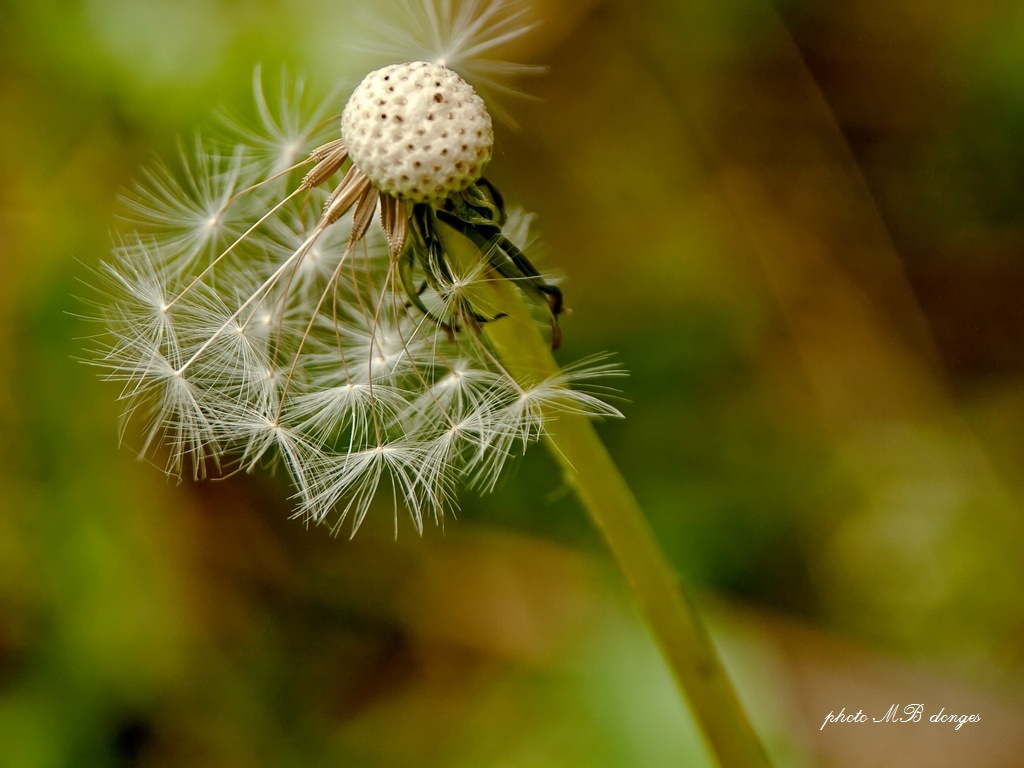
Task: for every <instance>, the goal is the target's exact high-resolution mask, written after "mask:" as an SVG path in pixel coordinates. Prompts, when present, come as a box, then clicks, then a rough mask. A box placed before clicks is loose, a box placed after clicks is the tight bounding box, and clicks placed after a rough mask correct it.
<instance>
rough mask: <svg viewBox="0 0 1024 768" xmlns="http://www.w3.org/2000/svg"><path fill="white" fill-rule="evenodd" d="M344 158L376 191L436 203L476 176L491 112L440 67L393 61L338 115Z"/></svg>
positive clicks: (485, 152) (487, 143) (485, 155)
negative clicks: (344, 150)
mask: <svg viewBox="0 0 1024 768" xmlns="http://www.w3.org/2000/svg"><path fill="white" fill-rule="evenodd" d="M341 135H342V138H343V139H344V141H345V144H346V145H347V147H348V151H349V156H350V157H351V158H352V162H353V163H354V164H355V165H356V167H358V168H359V170H361V171H362V172H363V173H365V174H366V176H367V177H368V178H369V179H370V181H371V182H373V184H374V186H376V187H377V188H378V189H379V190H380V191H381V192H383V193H385V194H388V195H391V196H393V197H398V198H402V199H405V200H411V201H412V202H417V203H424V202H437V201H440V200H443V199H444V198H445V197H447V196H448V195H450V194H451V193H453V192H459V191H461V190H463V189H465V188H466V187H468V186H469V185H470V184H472V183H473V182H475V181H476V180H477V179H479V178H480V176H481V174H482V173H483V168H484V166H485V165H486V164H487V161H488V160H490V159H491V151H492V148H493V146H494V131H493V128H492V125H491V117H490V115H489V114H488V113H487V108H486V106H485V105H484V102H483V99H481V98H480V97H479V96H478V95H477V93H476V91H474V90H473V88H472V86H470V85H469V84H468V83H467V82H466V81H465V80H463V79H462V78H461V77H459V76H458V75H457V74H456V73H455V72H452V71H451V70H450V69H448V68H447V67H443V66H441V65H440V64H431V63H429V62H425V61H414V62H410V63H407V64H393V65H391V66H388V67H384V68H383V69H378V70H377V71H376V72H371V73H370V74H369V75H367V76H366V77H365V78H364V79H363V81H362V82H361V83H360V84H359V86H358V87H357V88H356V89H355V91H354V92H353V93H352V96H351V97H350V98H349V100H348V104H347V105H346V106H345V111H344V112H343V113H342V116H341Z"/></svg>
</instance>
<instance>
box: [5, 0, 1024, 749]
mask: <svg viewBox="0 0 1024 768" xmlns="http://www.w3.org/2000/svg"><path fill="white" fill-rule="evenodd" d="M373 5H374V4H373V3H369V2H361V1H360V0H334V1H333V2H331V3H317V2H312V1H311V0H295V1H294V2H290V3H277V2H271V1H270V0H251V1H250V2H248V3H246V4H240V3H236V2H230V1H229V0H212V1H211V2H199V0H175V1H174V2H172V1H171V0H142V1H141V2H135V1H134V0H37V1H36V2H33V3H7V4H5V5H4V7H3V8H2V9H0V18H2V22H0V114H2V115H3V120H2V121H0V264H2V265H3V269H4V273H3V279H2V280H0V430H2V435H3V438H2V442H0V452H2V453H0V459H2V461H0V487H2V489H3V493H2V495H0V499H2V501H0V765H4V766H12V767H17V768H20V767H21V766H26V767H28V766H121V765H140V766H178V765H182V766H184V765H187V766H207V765H209V766H291V765H296V766H299V765H301V766H320V765H323V766H327V765H331V766H337V765H345V766H348V765H353V766H399V767H401V766H445V767H448V766H453V767H454V766H481V765H517V766H556V765H586V766H597V767H600V766H630V767H632V766H660V765H667V764H677V765H679V764H687V765H690V764H692V765H702V764H707V759H708V758H707V757H706V756H705V754H704V752H703V750H702V748H701V747H700V744H699V742H698V738H697V736H696V733H695V731H694V729H693V726H692V725H691V724H690V722H689V719H688V716H687V715H686V713H685V709H684V706H683V704H682V703H681V701H680V700H679V698H678V694H676V693H675V691H674V690H673V688H672V686H671V683H670V682H669V681H668V680H667V679H666V675H665V672H664V670H663V669H662V667H661V666H660V662H659V659H658V657H657V653H656V651H655V650H654V648H653V647H652V644H651V641H650V639H649V638H648V637H647V635H646V633H645V632H644V629H643V627H642V626H641V625H640V623H639V620H638V618H637V616H636V615H635V612H634V610H633V608H632V606H631V604H630V602H629V597H628V595H626V594H625V590H624V587H623V586H622V585H621V584H620V583H619V581H618V578H617V576H616V574H615V573H614V572H613V571H612V570H611V568H610V567H609V565H608V564H607V561H606V556H605V554H604V552H603V550H602V549H601V547H600V543H599V541H598V538H597V537H596V536H595V534H594V533H593V532H591V531H590V530H589V528H588V524H587V521H586V518H585V515H584V514H583V513H582V511H581V510H580V509H579V508H578V507H577V506H576V505H575V504H574V503H573V501H572V499H571V498H570V497H569V496H568V495H567V494H566V493H565V492H564V489H563V488H562V486H561V484H560V480H559V478H558V477H557V473H556V471H555V469H554V468H553V466H552V465H551V463H550V462H549V461H548V458H547V457H546V456H545V455H544V454H543V450H542V449H539V448H538V449H536V450H534V451H532V452H531V453H530V454H529V455H528V456H527V457H525V458H524V459H523V460H521V461H519V462H518V463H517V465H516V466H515V467H514V468H513V470H512V472H510V473H509V474H508V476H507V477H506V478H505V479H504V481H503V483H502V484H501V486H500V487H499V489H498V491H497V492H496V493H495V494H493V495H491V496H488V497H485V498H482V499H478V498H474V497H472V496H470V495H467V496H465V497H464V498H463V499H462V508H461V510H460V513H459V516H458V519H456V520H448V521H447V522H446V524H445V526H444V528H443V529H440V528H439V529H431V530H428V531H427V533H426V534H425V535H424V537H423V539H419V538H417V537H416V536H415V533H414V532H413V531H412V529H411V527H410V526H405V527H404V528H403V527H402V526H401V525H400V534H399V538H398V541H397V542H395V541H393V533H392V525H393V521H392V519H391V518H390V511H388V510H386V509H382V510H381V512H380V514H379V515H377V516H372V519H371V520H369V521H368V523H367V525H366V526H365V527H364V529H363V530H362V531H361V532H360V534H359V536H358V537H356V538H355V539H354V540H351V541H349V540H346V539H335V538H332V537H331V536H330V535H329V534H328V532H326V531H322V530H306V529H305V528H303V527H302V526H301V525H300V524H299V523H297V522H294V521H289V520H288V515H289V512H290V506H289V501H288V498H287V496H288V490H287V488H285V487H284V486H283V484H282V483H280V482H279V480H280V478H274V477H269V478H268V477H236V478H232V479H230V480H226V481H223V482H216V483H205V484H198V485H193V484H187V483H186V484H180V485H178V484H175V483H174V482H171V481H167V480H166V479H165V478H164V477H163V475H162V474H161V473H160V472H159V470H158V469H157V468H156V467H154V466H151V465H150V464H149V463H147V462H138V461H135V459H134V458H133V456H132V454H131V451H130V448H131V446H132V445H133V444H137V443H138V440H136V439H134V437H133V435H132V434H130V433H129V434H128V435H127V436H126V439H125V442H126V447H125V448H119V446H118V432H117V412H116V404H115V402H114V399H115V396H116V391H115V389H114V388H113V387H112V386H109V385H105V384H102V383H101V382H99V381H97V380H96V378H95V375H94V372H93V371H91V370H90V369H89V368H88V367H87V366H83V365H81V364H80V363H79V362H78V361H77V360H76V357H79V356H81V355H82V352H81V349H82V346H83V344H82V341H81V338H82V337H83V336H85V335H88V334H89V333H91V332H92V329H90V327H89V324H88V323H86V322H84V321H82V320H81V319H80V318H79V317H78V315H79V314H81V313H84V312H86V311H87V309H86V308H85V307H84V306H83V304H82V303H81V301H80V300H79V299H78V298H76V297H79V296H83V295H87V294H88V289H87V288H85V287H83V285H82V283H83V281H84V282H85V283H88V281H89V280H90V267H91V266H94V265H95V264H96V263H97V262H98V261H99V260H100V259H102V258H103V256H104V253H105V252H106V250H107V248H108V241H109V230H110V228H111V226H112V222H113V211H114V207H115V201H116V197H117V194H118V191H119V190H120V189H122V188H124V187H125V186H126V185H127V184H128V183H129V182H130V179H131V178H132V175H133V173H135V170H136V169H137V167H138V166H139V165H140V164H143V163H145V162H147V161H149V160H150V159H151V158H152V157H153V156H154V155H163V156H167V155H171V154H173V153H174V152H175V151H176V150H175V142H176V140H177V137H178V136H188V135H189V134H190V133H191V132H192V130H193V129H194V128H195V127H197V126H204V125H208V124H210V122H211V121H212V115H213V113H214V112H215V110H217V109H219V108H225V109H229V110H231V111H233V112H237V113H242V114H244V113H245V110H246V109H249V106H248V105H249V102H250V101H251V98H250V93H249V91H250V87H251V85H250V84H251V73H252V70H253V67H254V66H255V65H257V64H262V66H263V67H264V68H265V70H267V71H271V70H274V71H277V70H278V69H280V68H282V67H286V68H287V69H288V70H290V71H291V72H294V73H302V74H304V75H306V76H308V78H309V80H310V81H311V83H312V84H313V85H314V86H315V87H317V88H319V89H321V90H322V91H324V92H326V91H328V90H329V89H331V88H337V89H339V92H340V93H341V96H340V97H339V99H340V100H339V109H340V104H341V100H343V98H344V89H345V88H346V87H348V85H350V84H351V83H352V82H354V81H355V80H356V79H358V77H359V76H361V74H362V72H360V71H353V66H354V62H356V61H357V59H356V58H355V57H354V56H353V54H352V53H351V51H350V50H349V49H348V48H347V47H346V46H345V44H344V42H343V41H344V39H345V36H344V35H343V34H342V32H344V31H345V30H347V29H348V28H349V27H350V26H351V21H352V19H353V18H355V17H356V16H357V15H358V12H359V10H360V8H359V7H358V6H364V8H363V10H365V7H369V6H373ZM533 6H534V9H535V13H536V15H537V17H538V18H540V19H543V21H544V23H543V24H542V25H541V26H540V27H538V29H537V30H536V32H535V33H534V34H532V35H531V36H530V37H529V38H528V40H527V41H526V42H524V43H523V44H522V45H521V47H520V48H519V49H518V50H514V51H512V52H510V56H513V57H522V58H524V59H526V60H528V61H531V62H539V63H544V64H546V65H548V66H549V68H550V69H549V72H548V74H547V75H546V76H544V77H542V78H538V79H533V80H530V81H529V82H526V83H521V85H522V86H524V88H525V89H526V90H527V91H529V92H530V93H531V94H533V95H534V96H536V97H538V98H536V99H535V100H528V101H513V102H510V103H508V104H507V105H506V106H508V107H509V108H510V110H511V111H512V112H513V113H514V114H515V116H516V119H517V122H518V123H519V125H518V127H517V128H515V129H512V128H501V129H499V136H498V142H499V146H498V151H497V153H496V156H495V159H494V161H493V163H492V167H491V174H492V176H493V178H494V179H495V180H496V181H497V182H498V183H499V186H500V187H501V188H502V189H504V190H505V191H506V194H507V195H508V196H509V197H510V198H511V200H512V201H513V202H515V203H519V204H522V205H523V206H525V207H527V208H528V209H531V210H534V211H536V212H537V213H538V214H539V222H540V243H539V245H538V249H539V250H538V253H539V256H538V258H539V260H540V261H541V263H542V264H543V266H544V267H546V268H549V269H552V270H556V271H558V272H559V273H562V274H564V275H566V276H567V280H566V282H565V283H564V288H565V291H566V295H567V297H568V300H569V304H570V306H571V307H572V309H573V314H572V315H571V316H570V317H568V318H567V320H566V322H565V326H564V327H565V335H566V343H565V348H564V354H565V356H566V359H568V360H571V359H575V358H577V357H581V356H583V355H586V354H588V353H592V352H598V351H601V350H612V351H614V352H615V353H616V354H617V357H618V359H619V360H620V361H621V362H622V364H623V365H624V366H625V367H626V368H628V369H629V370H630V372H631V377H630V378H629V379H628V381H627V383H626V384H625V386H624V390H625V397H626V398H627V402H626V404H625V405H624V406H623V410H624V411H625V413H626V416H627V418H626V419H625V420H624V421H622V422H620V423H610V424H606V425H603V426H602V434H603V435H604V437H605V438H606V440H607V443H608V445H609V448H610V450H611V451H612V453H613V454H614V455H615V457H616V458H617V459H618V460H619V461H620V463H621V467H622V469H623V471H624V473H625V474H626V476H627V477H628V478H629V480H630V482H631V483H632V484H633V487H634V490H635V492H636V494H637V495H638V497H639V498H640V501H641V503H642V505H643V506H644V508H645V509H646V511H647V513H648V515H649V517H650V519H651V521H652V524H653V526H654V527H655V529H656V532H657V534H658V536H659V539H660V540H661V542H662V544H663V546H664V547H665V549H666V551H667V553H668V555H669V556H670V558H671V559H672V561H673V563H675V564H676V566H677V567H678V569H679V572H680V574H681V576H682V577H683V578H685V579H686V580H687V581H689V582H691V583H693V584H695V585H697V586H699V587H700V588H701V589H702V590H704V591H705V594H706V595H707V596H708V598H707V604H708V610H709V611H710V615H711V623H712V627H713V629H714V632H715V636H716V639H717V640H718V641H719V642H720V643H721V644H722V645H723V647H724V650H725V654H726V657H727V660H728V662H729V666H730V668H731V669H733V670H734V671H735V674H736V678H737V684H738V686H739V688H740V689H741V693H742V695H743V698H744V700H745V701H746V702H747V703H748V704H749V706H750V709H751V711H752V716H753V718H754V720H755V722H756V723H757V724H758V726H759V728H760V729H761V731H762V732H763V733H764V734H765V737H766V740H767V741H768V743H769V747H770V749H771V750H772V753H773V756H774V757H775V758H776V760H777V762H778V764H779V765H793V766H810V765H825V766H859V765H872V766H880V765H894V766H895V765H898V766H916V765H921V766H925V765H927V766H945V765H949V766H954V765H956V766H961V765H972V766H1011V765H1019V764H1020V762H1019V758H1018V757H1017V755H1018V753H1019V752H1020V751H1021V748H1022V745H1024V733H1022V732H1021V729H1020V725H1019V724H1020V722H1022V720H1021V714H1022V701H1021V695H1020V691H1021V681H1022V680H1024V657H1022V654H1021V649H1022V648H1024V599H1022V596H1024V557H1021V554H1020V553H1021V551H1022V550H1024V516H1022V514H1021V502H1022V499H1024V483H1022V477H1024V476H1022V472H1021V468H1022V466H1024V437H1022V436H1024V143H1022V142H1021V140H1020V137H1021V136H1022V135H1024V12H1022V10H1021V8H1020V6H1019V4H1014V3H1009V2H1004V3H1000V2H990V3H978V4H969V3H963V2H955V1H954V0H936V2H933V3H926V4H923V3H918V2H913V1H912V0H884V1H883V0H856V1H854V0H838V1H837V2H831V3H824V2H817V3H815V2H811V0H777V1H776V2H774V3H772V2H768V0H744V2H733V1H731V0H730V1H728V2H720V3H707V2H698V1H697V0H682V1H679V0H647V1H646V2H643V3H632V2H625V0H534V2H533ZM712 595H714V596H715V597H711V596H712ZM912 701H919V702H921V703H923V704H924V705H925V709H926V712H927V713H932V712H934V711H938V710H939V709H940V708H942V707H944V708H945V709H946V711H947V712H957V713H960V714H973V713H980V715H981V722H980V723H978V724H973V725H972V724H968V725H965V726H964V727H963V728H962V729H960V730H957V731H955V730H953V728H952V727H946V726H940V725H936V724H928V723H920V724H903V725H893V724H886V725H873V724H871V723H868V724H866V725H847V726H838V725H836V726H829V727H828V728H826V729H824V730H819V726H820V725H821V722H822V719H823V718H824V716H825V715H826V714H828V713H829V712H830V711H838V710H839V709H840V707H845V708H846V710H847V711H856V710H858V709H864V711H865V712H868V713H870V714H872V715H874V716H877V717H881V716H883V715H884V713H885V711H886V709H887V708H888V707H889V706H890V705H891V704H893V703H898V704H901V705H902V704H907V703H910V702H912Z"/></svg>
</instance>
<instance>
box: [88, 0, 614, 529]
mask: <svg viewBox="0 0 1024 768" xmlns="http://www.w3.org/2000/svg"><path fill="white" fill-rule="evenodd" d="M396 6H397V7H399V8H400V9H404V12H405V13H406V14H407V15H408V17H409V18H410V19H411V20H413V21H414V22H417V23H420V24H421V25H422V29H421V30H420V31H421V32H424V33H425V34H426V38H427V39H426V43H427V44H428V47H429V48H431V49H432V50H433V54H431V55H430V56H426V55H420V54H417V55H413V56H410V57H405V58H403V59H400V60H401V61H404V62H405V63H397V64H395V63H393V64H390V65H388V66H385V67H383V68H381V69H377V70H375V71H373V72H371V73H370V74H369V75H367V76H366V77H365V78H364V80H363V81H362V82H361V84H360V85H359V86H358V87H357V88H356V89H355V91H354V92H353V93H352V95H351V97H350V98H349V100H348V102H347V104H346V105H345V107H344V110H343V112H342V118H341V137H338V136H337V135H335V136H329V135H328V136H324V135H321V134H322V133H323V131H324V128H325V126H327V127H328V130H329V127H330V125H334V126H336V125H337V122H335V120H330V121H327V120H325V117H326V115H329V114H333V113H334V112H335V110H336V109H337V107H338V104H337V100H334V101H331V100H322V101H315V100H310V99H309V98H308V97H307V94H306V91H305V88H304V86H303V85H302V83H301V81H294V80H293V81H289V80H287V79H286V78H284V77H282V79H281V81H280V82H279V83H278V85H277V88H269V89H268V88H265V86H264V81H263V78H262V75H261V73H260V72H259V71H258V70H257V72H256V74H255V76H254V88H253V90H254V96H255V100H256V117H257V125H256V126H255V127H251V126H249V125H248V124H247V123H246V122H244V121H238V120H230V121H228V123H227V128H228V130H229V133H230V135H229V136H228V137H227V139H226V140H225V139H220V140H219V141H211V140H209V139H197V140H196V141H195V142H193V143H192V144H190V145H185V146H183V149H182V157H181V159H180V162H178V163H176V164H163V163H159V162H158V163H155V164H154V165H153V166H152V167H151V168H150V169H149V170H147V171H144V172H143V173H142V175H141V180H140V182H139V183H138V184H137V185H135V187H134V188H133V189H132V191H131V192H130V193H128V194H127V195H126V196H125V197H124V200H123V203H124V214H123V216H122V223H123V225H124V227H123V231H122V233H121V234H120V235H119V236H118V239H117V241H116V244H115V246H114V249H113V254H112V256H111V259H110V261H109V262H108V263H107V264H105V265H103V266H102V267H101V268H100V269H99V270H98V274H99V276H100V280H101V283H102V285H101V291H102V293H103V298H102V299H101V300H100V301H98V302H97V308H98V312H97V318H96V319H97V320H98V321H100V322H101V323H102V324H103V332H102V333H101V334H100V335H98V336H96V337H95V338H94V340H93V342H92V343H93V344H94V351H93V362H94V363H95V365H97V366H98V367H99V368H100V369H101V370H102V373H103V376H104V377H105V378H106V379H108V380H110V381H111V382H114V383H116V384H117V385H119V386H120V391H119V394H118V397H119V399H120V402H121V405H122V413H123V416H122V425H121V429H122V435H123V436H124V439H126V440H128V439H133V438H134V439H135V440H138V441H139V442H141V446H140V452H141V453H143V454H158V455H160V456H161V457H162V458H163V463H164V467H165V469H166V471H167V472H168V474H171V475H175V476H181V475H182V474H186V473H190V474H191V475H192V476H193V477H196V478H201V477H203V476H205V475H206V474H216V473H218V472H224V471H233V470H236V469H242V470H244V471H255V470H257V469H259V468H263V467H265V466H272V465H274V464H277V465H280V466H283V467H284V468H285V469H286V471H287V474H288V476H289V477H290V479H291V481H292V483H293V485H294V489H295V499H296V505H297V508H298V509H297V513H296V514H297V515H298V516H299V517H303V518H304V519H306V520H307V521H310V522H317V523H319V522H321V521H326V522H328V523H329V524H330V525H331V526H332V527H333V528H334V529H335V530H337V529H338V527H339V526H340V525H341V524H342V523H343V522H344V523H346V524H347V525H349V526H350V527H351V529H352V531H353V532H354V531H355V530H356V529H358V527H359V525H360V524H361V522H362V521H363V519H364V518H365V516H366V514H368V513H369V510H370V509H371V507H372V506H374V505H375V504H376V503H378V501H379V500H380V499H382V498H383V499H385V500H388V499H390V502H391V504H390V506H391V507H392V509H393V510H394V515H395V518H396V525H397V520H398V517H399V511H400V510H403V509H404V510H405V512H406V513H407V515H408V518H409V519H410V520H411V521H412V524H413V527H414V528H415V529H416V530H417V531H422V528H423V524H424V520H427V519H431V518H433V519H434V520H438V519H440V517H441V516H442V515H443V514H444V512H445V510H450V509H454V508H455V507H456V506H457V495H458V492H459V488H460V487H461V486H468V487H471V488H475V489H478V490H480V491H487V490H490V489H493V488H494V486H495V484H496V483H497V481H498V477H499V475H500V473H501V471H502V469H503V467H504V466H505V465H506V463H507V462H508V460H509V459H510V458H511V457H513V456H515V455H516V454H519V453H522V451H523V450H525V449H526V447H527V445H529V444H530V443H532V442H534V441H536V440H537V439H538V438H539V437H541V436H542V435H543V434H545V432H546V431H547V430H549V429H550V428H551V427H552V424H554V423H556V422H557V418H558V415H559V414H564V413H570V412H571V413H579V414H585V415H589V416H595V417H615V416H617V415H618V411H616V410H615V409H614V408H613V407H612V406H610V405H608V404H607V403H606V402H605V399H604V398H605V397H606V395H607V394H608V393H607V391H606V390H603V389H601V388H600V387H599V386H598V385H597V384H595V383H594V381H595V380H596V377H598V376H602V375H608V374H609V373H614V371H612V370H611V369H610V368H609V367H608V366H607V364H605V363H603V362H601V361H598V360H594V361H587V362H585V363H582V364H581V365H579V366H577V367H570V368H568V369H566V370H565V371H564V372H563V373H561V374H559V375H557V376H553V377H550V378H548V379H546V380H544V381H540V382H529V383H523V382H520V381H518V380H517V379H516V378H515V377H513V376H512V375H511V374H510V373H509V372H508V371H507V370H506V369H505V368H504V367H503V366H502V363H501V361H500V359H499V358H498V356H497V354H496V353H495V349H494V348H492V347H491V346H490V344H489V341H488V337H487V334H486V333H484V332H483V331H485V330H486V328H487V326H488V324H490V323H500V322H506V321H505V320H504V317H505V315H504V313H503V312H502V311H501V309H502V308H501V307H500V306H497V305H498V304H500V301H499V300H495V299H491V298H488V297H489V296H494V295H495V294H494V291H493V289H494V282H495V281H498V280H505V281H508V283H509V285H511V286H513V288H514V289H515V290H518V291H519V292H520V293H521V294H522V296H523V297H524V298H525V300H527V301H531V302H534V303H535V304H536V305H537V309H538V315H539V314H540V313H546V314H545V316H546V318H547V320H548V321H549V322H550V323H551V329H552V338H556V339H557V337H558V334H557V330H558V318H559V314H560V313H561V312H562V298H561V291H560V289H559V288H557V287H556V286H555V285H553V284H551V283H550V282H547V281H546V280H545V278H544V277H543V276H542V275H541V273H540V272H538V271H537V270H536V269H535V268H534V267H533V265H532V264H531V263H530V260H529V259H528V258H527V256H526V254H525V253H524V252H523V250H522V248H523V247H524V244H525V243H526V241H527V237H528V234H527V232H526V224H527V223H528V217H525V216H521V215H516V214H515V213H514V212H512V213H509V214H506V210H505V206H504V203H503V198H502V196H501V194H500V193H499V192H498V190H497V189H495V187H494V186H493V185H492V184H491V183H490V182H488V181H487V180H486V179H485V178H483V177H482V175H481V174H482V173H483V171H484V168H485V166H486V164H487V163H488V162H489V160H490V159H491V156H492V154H493V144H494V135H493V127H492V122H491V116H490V114H489V112H488V105H487V104H485V101H484V99H483V98H481V95H480V92H478V90H477V89H476V85H477V83H476V82H475V81H474V79H473V77H470V76H469V75H470V74H471V73H472V72H474V71H486V68H484V70H475V69H474V67H473V66H472V61H473V59H474V57H477V56H484V57H486V56H488V55H489V54H490V53H492V52H493V51H496V50H498V48H500V47H501V45H503V44H504V43H506V42H510V41H512V40H514V39H516V38H517V37H518V36H520V35H521V34H523V33H524V32H525V31H526V30H528V29H529V27H530V25H529V24H527V23H526V22H525V17H524V16H523V15H522V10H521V7H520V6H519V5H518V4H516V3H506V2H504V0H462V2H461V3H459V2H453V0H401V1H400V2H397V3H396ZM394 41H395V42H396V45H397V44H399V43H402V42H403V38H402V36H401V35H396V36H394ZM408 41H409V40H408V39H406V40H405V42H408ZM421 42H422V40H421ZM498 69H500V67H499V68H498ZM498 69H493V70H491V71H498ZM464 77H465V79H464ZM470 82H473V85H470ZM335 132H336V128H335ZM378 220H379V222H380V226H379V227H378V226H375V225H374V222H375V221H378ZM453 243H458V246H457V247H456V246H455V245H453ZM462 249H465V253H463V252H462ZM129 425H134V426H133V429H129ZM136 433H138V434H139V435H140V436H138V437H136Z"/></svg>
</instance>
